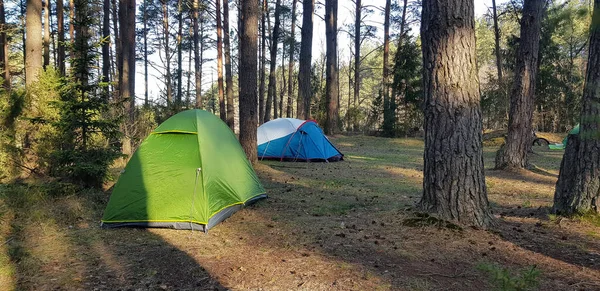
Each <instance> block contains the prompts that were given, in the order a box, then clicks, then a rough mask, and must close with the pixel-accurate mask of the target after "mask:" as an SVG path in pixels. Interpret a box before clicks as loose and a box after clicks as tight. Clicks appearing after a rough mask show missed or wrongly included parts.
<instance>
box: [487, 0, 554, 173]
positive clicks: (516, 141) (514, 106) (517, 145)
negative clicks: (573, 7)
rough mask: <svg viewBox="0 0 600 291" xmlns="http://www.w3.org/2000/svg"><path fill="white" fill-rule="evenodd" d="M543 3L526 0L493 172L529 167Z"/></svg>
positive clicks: (537, 0) (536, 0)
mask: <svg viewBox="0 0 600 291" xmlns="http://www.w3.org/2000/svg"><path fill="white" fill-rule="evenodd" d="M545 5H546V4H545V1H539V0H525V2H524V4H523V16H522V17H521V37H520V42H519V51H518V53H517V62H516V68H515V79H514V83H513V87H512V92H511V98H510V99H511V100H510V114H509V117H508V134H507V136H506V144H505V145H504V146H502V147H501V148H500V150H498V154H497V155H496V168H498V169H519V168H525V167H527V165H528V153H529V151H530V150H531V143H532V139H533V126H532V123H533V109H534V104H533V103H534V94H535V82H536V77H537V71H538V51H539V45H540V30H541V23H542V15H543V11H544V7H545Z"/></svg>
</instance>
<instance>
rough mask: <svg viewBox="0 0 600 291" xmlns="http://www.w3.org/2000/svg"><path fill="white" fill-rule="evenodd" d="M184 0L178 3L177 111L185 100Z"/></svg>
mask: <svg viewBox="0 0 600 291" xmlns="http://www.w3.org/2000/svg"><path fill="white" fill-rule="evenodd" d="M181 2H182V0H179V2H178V3H177V22H178V29H177V100H176V101H175V104H176V107H177V111H179V110H181V101H182V100H183V99H182V98H183V97H182V96H183V91H182V88H183V48H182V46H181V44H182V41H183V7H182V5H183V4H182V3H181Z"/></svg>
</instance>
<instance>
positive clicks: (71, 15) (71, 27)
mask: <svg viewBox="0 0 600 291" xmlns="http://www.w3.org/2000/svg"><path fill="white" fill-rule="evenodd" d="M69 37H70V38H69V41H70V42H71V44H73V42H75V2H74V0H70V1H69Z"/></svg>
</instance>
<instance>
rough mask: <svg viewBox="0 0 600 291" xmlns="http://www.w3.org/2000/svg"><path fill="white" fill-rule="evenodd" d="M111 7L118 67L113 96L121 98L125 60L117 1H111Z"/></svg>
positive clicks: (114, 77) (114, 78)
mask: <svg viewBox="0 0 600 291" xmlns="http://www.w3.org/2000/svg"><path fill="white" fill-rule="evenodd" d="M110 3H111V6H112V7H113V9H112V11H111V13H112V19H113V34H114V36H115V56H116V57H115V59H116V60H115V63H116V67H117V72H116V74H115V75H114V76H113V82H114V80H116V81H117V85H116V87H114V86H113V90H114V91H115V93H116V94H115V93H113V95H115V98H117V99H118V98H121V97H120V96H121V95H120V94H121V93H119V90H120V86H121V75H123V58H122V57H121V55H122V54H121V51H122V49H121V35H120V34H119V17H118V11H119V7H118V6H117V1H116V0H111V2H110Z"/></svg>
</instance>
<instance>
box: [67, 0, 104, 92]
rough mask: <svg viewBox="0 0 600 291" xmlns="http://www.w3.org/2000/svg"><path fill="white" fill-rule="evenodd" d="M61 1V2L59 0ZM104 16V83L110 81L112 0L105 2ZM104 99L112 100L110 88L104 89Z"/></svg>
mask: <svg viewBox="0 0 600 291" xmlns="http://www.w3.org/2000/svg"><path fill="white" fill-rule="evenodd" d="M59 1H60V0H59ZM102 5H103V15H102V38H103V42H102V82H104V83H108V82H109V81H110V44H111V41H110V0H104V2H103V4H102ZM104 98H105V99H106V100H107V101H108V99H109V98H110V91H109V86H108V85H107V86H106V87H105V88H104Z"/></svg>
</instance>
